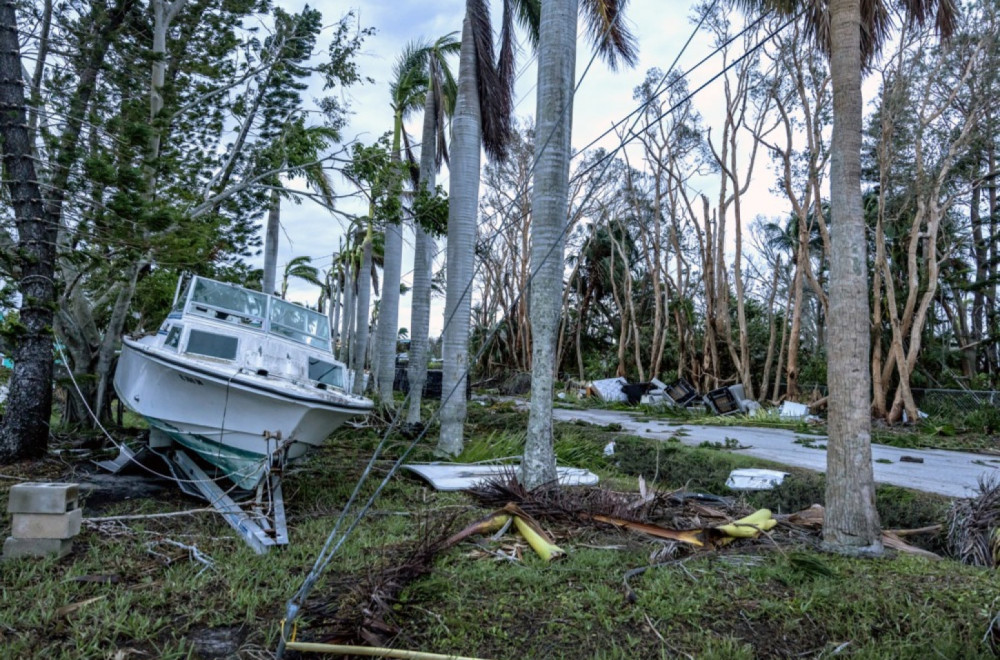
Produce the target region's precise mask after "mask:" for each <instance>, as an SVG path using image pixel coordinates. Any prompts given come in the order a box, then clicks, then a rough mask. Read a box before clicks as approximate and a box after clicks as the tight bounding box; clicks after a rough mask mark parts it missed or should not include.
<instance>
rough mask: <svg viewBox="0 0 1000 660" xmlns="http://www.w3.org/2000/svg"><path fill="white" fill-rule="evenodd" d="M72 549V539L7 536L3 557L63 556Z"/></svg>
mask: <svg viewBox="0 0 1000 660" xmlns="http://www.w3.org/2000/svg"><path fill="white" fill-rule="evenodd" d="M72 549H73V539H16V538H14V537H12V536H11V537H7V540H6V541H4V544H3V558H4V559H17V558H18V557H50V556H55V557H65V556H66V555H68V554H69V551H70V550H72Z"/></svg>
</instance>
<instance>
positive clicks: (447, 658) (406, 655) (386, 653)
mask: <svg viewBox="0 0 1000 660" xmlns="http://www.w3.org/2000/svg"><path fill="white" fill-rule="evenodd" d="M285 648H286V649H288V650H289V651H306V652H312V653H329V654H336V655H366V656H372V657H379V658H403V659H404V660H480V659H479V658H470V657H465V656H459V655H442V654H440V653H425V652H423V651H407V650H405V649H387V648H378V647H376V646H347V645H344V644H318V643H314V642H288V643H287V644H286V645H285Z"/></svg>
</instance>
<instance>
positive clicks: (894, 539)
mask: <svg viewBox="0 0 1000 660" xmlns="http://www.w3.org/2000/svg"><path fill="white" fill-rule="evenodd" d="M904 531H906V530H904ZM882 545H884V546H885V547H887V548H892V549H893V550H898V551H899V552H905V553H907V554H911V555H919V556H921V557H926V558H928V559H935V560H940V559H941V556H940V555H938V554H935V553H933V552H931V551H930V550H924V549H923V548H918V547H917V546H915V545H910V544H909V543H907V542H906V541H904V540H903V539H901V538H900V537H899V532H895V531H893V530H886V531H884V532H882Z"/></svg>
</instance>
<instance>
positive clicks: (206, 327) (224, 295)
mask: <svg viewBox="0 0 1000 660" xmlns="http://www.w3.org/2000/svg"><path fill="white" fill-rule="evenodd" d="M157 335H158V336H160V337H162V341H163V348H165V349H167V350H171V351H176V352H177V353H178V354H187V355H189V356H191V357H197V358H200V359H208V360H210V361H212V362H219V361H221V362H231V363H233V364H234V366H238V367H240V368H244V369H247V370H249V371H251V372H255V373H257V374H258V375H260V376H269V375H273V376H279V377H285V378H289V379H291V380H305V379H308V380H309V381H313V382H314V383H315V384H317V386H319V387H321V388H323V387H325V386H327V385H329V386H332V387H336V388H343V387H344V382H345V379H344V365H343V364H342V363H340V362H336V361H335V358H334V357H333V352H332V349H331V342H330V321H329V319H328V318H327V317H326V316H325V315H323V314H320V313H319V312H315V311H313V310H311V309H306V308H305V307H302V306H300V305H296V304H294V303H290V302H287V301H285V300H282V299H280V298H278V297H276V296H271V295H268V294H266V293H261V292H260V291H251V290H249V289H245V288H243V287H240V286H237V285H235V284H227V283H225V282H217V281H215V280H210V279H207V278H204V277H194V278H192V279H191V281H190V282H189V283H188V285H187V287H186V288H185V289H184V291H183V293H182V294H181V295H179V296H178V297H177V300H176V302H175V304H174V308H173V310H172V311H171V313H170V314H169V315H168V316H167V319H166V320H165V321H164V322H163V324H162V325H161V326H160V329H159V331H158V332H157Z"/></svg>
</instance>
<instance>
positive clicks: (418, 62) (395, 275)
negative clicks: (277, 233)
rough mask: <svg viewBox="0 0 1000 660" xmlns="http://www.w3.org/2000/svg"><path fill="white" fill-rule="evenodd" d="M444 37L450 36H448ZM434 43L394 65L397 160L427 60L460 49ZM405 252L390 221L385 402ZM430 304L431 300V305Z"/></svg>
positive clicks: (382, 340)
mask: <svg viewBox="0 0 1000 660" xmlns="http://www.w3.org/2000/svg"><path fill="white" fill-rule="evenodd" d="M443 39H445V40H447V39H448V37H445V38H443ZM435 46H438V47H439V51H438V53H437V54H435V53H434V52H433V51H432V49H433V48H434V46H432V45H430V44H426V43H418V42H413V43H409V44H407V45H406V47H405V48H404V49H403V53H402V54H401V55H400V57H399V59H398V60H397V61H396V65H395V67H394V68H393V81H392V84H391V85H390V95H391V100H392V110H393V137H392V160H393V162H394V163H397V164H398V163H401V162H402V159H403V157H402V146H403V142H406V143H407V147H409V141H408V140H407V138H406V133H405V131H404V129H403V120H404V119H406V117H407V116H408V115H410V114H411V113H413V112H415V111H416V110H419V109H420V108H421V107H423V106H424V105H425V101H426V97H427V88H428V76H427V69H428V61H429V60H432V59H434V58H435V57H443V56H444V54H445V53H446V52H449V51H451V52H453V51H455V50H457V49H458V47H459V44H458V43H457V42H455V41H454V39H451V40H450V43H449V42H447V41H442V40H439V41H438V43H437V44H435ZM407 150H408V149H407ZM394 194H396V195H397V196H401V195H402V189H401V183H400V185H399V186H397V190H396V191H394ZM402 252H403V235H402V226H401V225H400V224H396V223H392V224H389V225H388V226H386V229H385V257H386V258H385V268H384V270H383V278H384V280H385V282H384V286H383V289H382V301H381V303H380V307H379V308H380V310H381V313H380V315H379V321H378V330H377V332H376V339H375V344H376V349H377V350H376V356H377V357H376V361H377V368H376V369H375V373H376V375H377V380H378V390H379V393H380V396H381V398H382V402H383V404H386V405H388V404H390V403H391V402H392V383H393V378H394V375H395V357H396V330H397V326H398V325H399V284H400V262H401V261H402ZM429 304H430V303H429V300H428V306H429Z"/></svg>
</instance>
